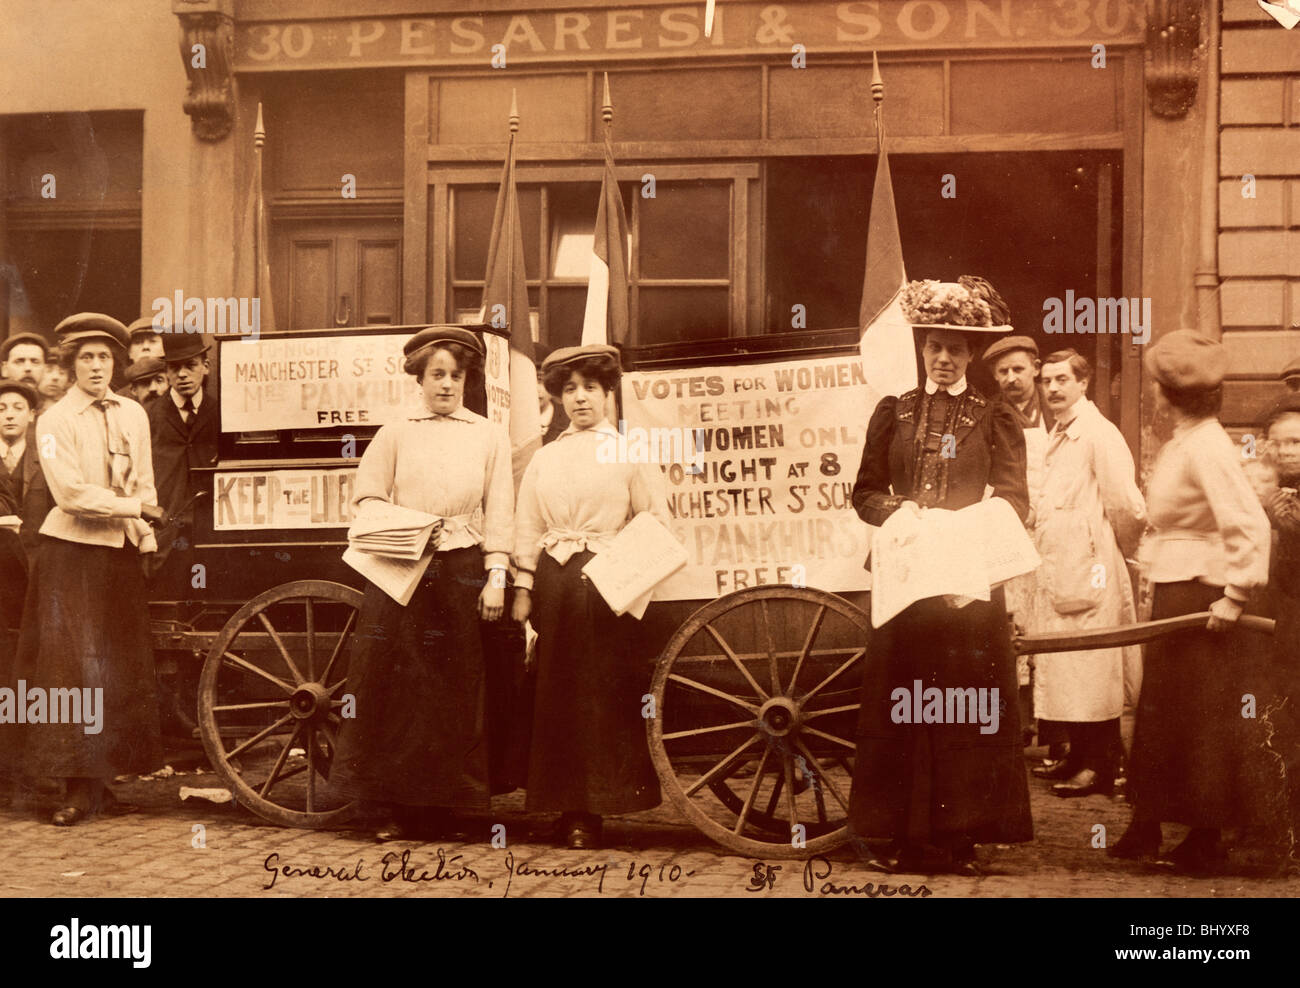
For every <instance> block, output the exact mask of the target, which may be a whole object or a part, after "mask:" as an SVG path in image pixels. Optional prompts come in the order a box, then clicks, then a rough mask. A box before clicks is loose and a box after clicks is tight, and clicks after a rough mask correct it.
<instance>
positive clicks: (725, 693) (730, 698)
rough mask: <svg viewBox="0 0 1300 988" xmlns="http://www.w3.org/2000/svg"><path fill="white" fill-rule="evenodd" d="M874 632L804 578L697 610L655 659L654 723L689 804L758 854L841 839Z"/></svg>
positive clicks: (650, 726)
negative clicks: (864, 670)
mask: <svg viewBox="0 0 1300 988" xmlns="http://www.w3.org/2000/svg"><path fill="white" fill-rule="evenodd" d="M778 629H783V630H782V637H783V638H785V639H786V640H785V641H778V640H777V639H776V638H775V637H774V632H775V631H777V630H778ZM869 635H870V624H869V622H868V620H867V616H866V615H865V614H863V613H862V611H860V610H859V609H858V608H856V607H854V606H853V605H852V604H850V603H849V602H848V601H846V600H844V598H842V597H838V596H836V595H835V594H831V593H826V592H824V591H821V590H810V589H805V588H801V587H791V586H762V587H753V588H750V589H748V590H740V591H737V592H736V593H732V594H728V595H727V596H725V597H722V598H720V599H718V600H715V601H713V602H712V603H709V604H706V605H705V606H704V607H702V608H700V609H699V610H698V611H696V612H695V613H694V614H692V615H691V617H690V618H689V619H687V621H686V622H685V623H684V624H683V625H682V626H681V627H680V628H678V629H677V632H676V633H675V634H674V635H673V637H672V638H671V639H670V640H669V642H668V645H667V646H666V647H665V649H664V652H663V655H662V656H661V657H660V659H659V663H658V665H657V666H656V668H655V675H654V682H653V686H652V687H651V690H652V693H653V696H654V701H655V712H656V714H657V716H655V717H653V718H650V719H648V720H647V722H646V732H647V735H648V738H649V744H650V756H651V758H652V759H653V761H654V765H655V769H656V771H657V772H658V775H659V782H660V785H661V786H662V787H663V790H664V792H665V793H666V794H667V796H668V798H669V800H670V801H671V802H672V803H673V805H674V806H675V807H676V808H677V809H678V811H679V812H680V813H681V814H682V815H683V816H685V817H686V818H687V819H688V820H690V821H691V823H693V824H694V825H695V826H696V827H698V828H699V829H700V830H701V831H702V832H703V833H704V834H706V835H707V836H709V837H711V838H712V839H713V840H715V841H717V842H718V843H719V844H721V845H723V846H724V847H726V848H728V849H730V850H732V851H737V852H739V853H741V854H745V855H749V856H753V857H761V858H802V857H806V856H808V855H812V854H821V853H825V852H827V851H829V850H832V849H833V848H836V847H838V846H840V845H841V844H843V843H844V842H845V841H846V840H847V839H848V832H847V826H846V822H847V817H848V794H849V787H850V784H851V782H852V777H853V755H854V751H855V745H854V742H853V740H852V738H853V732H854V729H855V725H856V719H857V712H858V707H859V702H858V692H859V686H860V683H861V672H862V666H861V664H860V663H861V662H862V660H863V658H864V656H865V655H866V651H867V638H868V636H869ZM855 671H856V673H857V674H856V675H851V674H850V673H853V672H855Z"/></svg>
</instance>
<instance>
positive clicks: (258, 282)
mask: <svg viewBox="0 0 1300 988" xmlns="http://www.w3.org/2000/svg"><path fill="white" fill-rule="evenodd" d="M265 143H266V128H265V127H263V126H262V104H261V103H258V104H257V126H255V127H254V128H253V195H254V197H255V198H254V200H253V203H254V206H253V229H252V231H251V232H252V234H253V298H257V299H260V298H261V297H262V257H261V248H262V245H261V239H262V237H261V231H262V223H263V216H264V210H265V208H266V206H265V203H264V202H263V201H262V145H263V144H265ZM259 304H260V303H259Z"/></svg>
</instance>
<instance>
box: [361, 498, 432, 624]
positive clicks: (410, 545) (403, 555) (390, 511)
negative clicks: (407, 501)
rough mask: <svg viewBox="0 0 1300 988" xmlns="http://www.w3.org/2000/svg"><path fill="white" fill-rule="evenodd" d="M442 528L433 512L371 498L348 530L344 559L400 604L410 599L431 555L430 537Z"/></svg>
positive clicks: (363, 503)
mask: <svg viewBox="0 0 1300 988" xmlns="http://www.w3.org/2000/svg"><path fill="white" fill-rule="evenodd" d="M441 528H442V519H441V518H439V517H437V516H436V515H431V514H427V513H425V512H423V511H416V510H415V509H413V508H403V507H402V506H401V505H398V504H389V503H388V502H386V501H379V500H376V499H371V500H367V501H364V502H362V504H361V507H360V509H358V511H357V514H356V516H355V517H354V518H353V520H352V525H351V527H350V528H349V529H348V548H347V551H346V552H344V553H343V561H344V562H345V563H347V564H348V565H349V566H351V567H352V568H353V569H354V570H356V571H357V572H358V573H360V574H361V575H362V576H364V577H365V578H366V579H367V580H369V581H370V582H371V583H373V584H374V585H375V586H377V587H378V588H379V589H380V590H382V591H383V592H384V593H386V594H388V596H390V597H392V598H393V600H395V601H397V602H398V603H399V604H401V605H402V606H403V607H405V606H406V605H407V604H409V603H410V602H411V597H412V596H413V595H414V594H415V588H416V587H417V586H419V583H420V579H421V577H423V576H424V571H425V570H426V569H428V568H429V559H430V556H428V555H426V554H425V549H426V547H427V546H428V544H429V539H430V537H432V536H433V535H434V534H435V533H436V532H437V531H438V530H440V529H441Z"/></svg>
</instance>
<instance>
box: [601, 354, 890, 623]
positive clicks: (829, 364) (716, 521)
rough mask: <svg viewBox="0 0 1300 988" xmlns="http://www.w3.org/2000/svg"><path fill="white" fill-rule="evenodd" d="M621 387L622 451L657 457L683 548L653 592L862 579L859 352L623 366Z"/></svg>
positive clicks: (690, 593)
mask: <svg viewBox="0 0 1300 988" xmlns="http://www.w3.org/2000/svg"><path fill="white" fill-rule="evenodd" d="M622 390H623V409H624V413H625V415H626V421H625V422H624V423H622V425H621V426H620V431H621V432H622V433H623V435H622V436H621V437H620V440H619V443H618V445H619V447H620V449H619V450H618V453H619V454H620V456H626V457H627V459H628V460H629V461H631V462H653V463H659V464H661V465H662V467H663V469H664V471H665V473H666V475H667V480H668V490H669V495H668V516H669V519H670V527H671V528H672V530H673V533H674V534H675V535H676V536H677V537H678V538H679V539H680V540H681V542H682V544H683V545H684V546H685V547H686V550H687V553H688V554H689V562H688V563H687V565H686V568H685V569H682V570H678V572H677V573H676V574H674V575H673V576H671V577H669V578H668V579H667V580H666V581H664V583H662V584H661V585H660V586H659V588H658V589H657V590H656V591H655V597H656V599H659V600H700V599H708V598H713V597H718V596H721V595H722V594H725V593H730V592H731V591H733V590H742V589H744V588H746V587H754V586H762V585H764V584H770V583H792V584H795V585H796V586H808V587H816V588H818V589H821V590H830V591H834V592H841V591H847V590H865V589H867V588H868V587H869V585H870V576H869V575H868V574H867V572H866V571H865V570H864V569H863V568H862V563H863V560H864V559H865V558H866V556H867V550H868V547H869V544H870V542H869V539H868V528H867V526H866V525H865V524H863V523H862V521H861V520H860V519H859V518H858V516H857V514H856V512H854V510H853V506H852V503H851V501H850V495H851V493H852V491H853V482H854V480H855V478H856V475H857V469H858V464H859V462H860V461H861V458H862V446H863V443H864V442H865V440H866V424H867V422H868V421H869V419H870V415H871V411H872V407H873V402H872V399H871V397H870V395H869V392H868V388H867V382H866V378H865V377H864V376H863V373H862V364H861V360H860V358H858V357H857V356H856V355H849V356H844V357H831V358H826V359H823V360H796V361H784V362H781V363H766V364H749V365H746V366H743V367H705V368H692V369H690V370H678V371H653V372H639V373H630V374H626V375H624V377H623V388H622Z"/></svg>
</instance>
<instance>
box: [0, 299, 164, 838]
mask: <svg viewBox="0 0 1300 988" xmlns="http://www.w3.org/2000/svg"><path fill="white" fill-rule="evenodd" d="M55 332H56V333H57V334H60V336H61V337H62V345H63V353H64V366H65V367H67V369H68V373H69V376H70V377H72V379H73V381H74V383H73V386H72V387H71V388H69V389H68V392H67V394H65V395H64V396H63V398H61V399H60V400H59V402H58V403H57V404H55V405H54V407H53V408H51V409H50V410H49V411H47V412H45V414H43V415H42V416H41V417H40V420H39V421H38V422H37V427H36V441H37V445H38V447H39V448H40V450H41V469H42V470H43V471H44V474H45V479H46V481H47V483H48V484H49V490H50V494H51V495H52V496H53V498H54V502H55V506H54V507H53V508H52V509H51V510H50V512H49V515H48V516H47V517H46V519H45V521H44V523H43V524H42V525H41V540H40V543H39V545H38V547H37V550H36V559H35V563H34V565H33V566H32V569H31V573H30V575H29V577H28V584H27V599H26V603H25V606H24V610H23V624H22V631H21V634H20V637H19V642H18V654H17V658H16V660H15V663H14V666H15V668H14V678H15V679H17V680H25V681H26V683H27V684H28V686H37V687H39V688H40V689H41V690H44V691H47V693H48V695H49V696H50V704H51V710H50V713H52V704H53V697H54V695H55V694H54V693H53V691H54V690H55V689H63V690H76V691H77V693H78V694H79V698H80V699H81V700H82V703H81V704H80V707H81V710H80V713H81V721H80V722H74V721H75V717H74V718H63V719H62V722H61V723H48V722H47V723H32V722H31V720H32V719H33V718H31V717H30V715H29V717H28V723H26V724H24V725H22V727H21V728H20V730H21V735H22V736H21V738H20V741H21V750H22V767H23V769H24V770H25V772H26V774H28V775H30V776H34V777H42V776H44V777H48V778H59V779H63V780H64V781H65V792H66V796H65V798H64V801H63V805H62V806H61V807H60V808H59V809H58V810H57V811H56V812H55V813H54V817H53V822H54V824H55V826H65V827H66V826H71V825H72V824H75V823H77V822H78V821H80V820H81V819H83V818H84V817H85V816H87V815H88V814H90V813H93V812H95V811H97V810H101V809H102V810H107V811H110V812H111V811H113V810H121V809H126V808H129V807H125V806H122V805H120V804H116V803H115V801H113V799H112V796H111V793H110V792H109V791H108V788H107V786H108V783H109V782H111V781H112V779H113V777H114V776H116V775H119V774H122V773H134V772H151V771H153V770H154V769H156V768H158V767H159V765H160V763H161V760H162V749H161V742H160V731H159V721H158V700H157V687H156V685H155V681H154V662H153V650H152V643H151V639H150V635H149V612H148V604H147V602H146V599H145V595H144V581H143V574H142V572H141V565H140V559H139V556H140V553H150V552H154V551H156V549H157V544H156V539H155V538H154V534H153V532H152V530H151V529H150V525H151V524H162V523H163V522H164V521H165V519H166V512H165V511H164V510H163V509H162V508H160V507H158V505H157V501H158V498H157V496H156V494H155V492H154V479H153V459H152V455H151V452H150V447H149V422H148V419H147V417H146V415H145V411H144V409H143V408H141V407H140V406H139V405H138V404H136V403H135V402H134V401H131V400H130V399H124V398H120V397H118V396H117V395H115V394H113V393H112V392H111V391H110V390H109V384H110V382H111V381H112V378H113V368H114V366H115V364H116V363H117V362H118V361H120V360H122V359H123V358H124V357H125V355H126V346H127V336H126V327H125V326H123V325H122V324H121V323H119V322H118V321H117V320H116V319H113V318H112V317H110V316H106V315H102V314H99V313H80V314H78V315H75V316H69V317H68V318H67V319H65V320H64V321H63V322H62V323H60V324H59V326H58V327H57V328H56V329H55ZM6 685H8V686H10V687H13V686H14V684H13V683H9V684H6ZM62 695H63V696H64V697H67V696H68V695H69V694H62ZM67 707H68V708H69V709H71V710H72V712H73V713H74V714H75V712H76V711H75V706H74V705H72V704H70V703H69V704H67ZM65 712H66V710H65ZM46 719H47V721H48V720H52V719H53V718H52V717H47V718H46Z"/></svg>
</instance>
